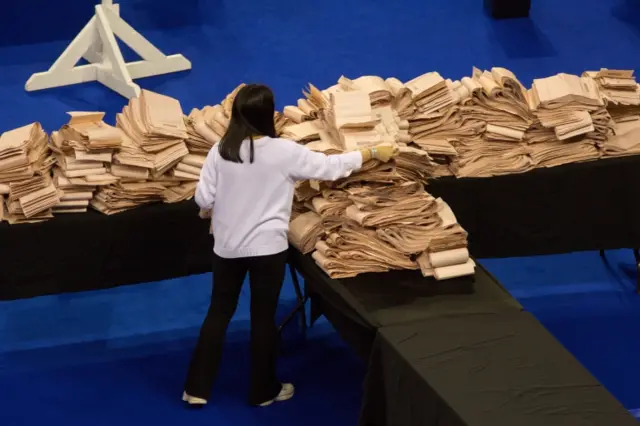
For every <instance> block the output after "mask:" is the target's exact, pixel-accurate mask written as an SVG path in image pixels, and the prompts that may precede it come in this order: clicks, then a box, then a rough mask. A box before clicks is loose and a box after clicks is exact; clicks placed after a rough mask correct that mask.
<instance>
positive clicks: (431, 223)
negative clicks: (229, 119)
mask: <svg viewBox="0 0 640 426" xmlns="http://www.w3.org/2000/svg"><path fill="white" fill-rule="evenodd" d="M420 84H421V83H420V82H418V83H416V86H415V87H414V92H411V91H409V89H406V91H405V90H404V89H402V90H400V89H398V88H395V89H393V90H392V89H390V88H388V85H387V82H386V81H384V80H382V79H380V78H374V77H369V76H367V77H364V78H361V79H356V80H347V79H346V78H344V77H343V78H341V79H340V82H339V84H338V86H334V87H331V88H329V89H327V90H326V91H324V92H322V93H323V96H325V95H326V96H327V97H328V99H329V102H328V104H327V105H326V106H325V107H324V108H318V109H316V110H315V111H316V116H317V117H319V118H318V119H316V120H306V121H305V120H300V123H298V124H293V125H290V126H288V127H285V129H284V132H283V134H284V135H285V136H288V137H290V138H291V139H293V140H297V141H298V142H299V143H306V145H307V147H308V148H309V149H313V150H316V151H321V152H324V153H328V154H331V153H338V152H344V151H350V150H355V149H358V148H362V147H370V146H374V145H377V144H379V143H389V144H396V145H397V146H398V147H399V151H400V154H399V156H398V157H397V159H396V160H395V161H392V162H389V163H380V162H378V161H369V162H367V163H365V164H364V165H363V167H362V169H360V170H359V171H358V172H356V173H354V174H352V175H351V176H349V177H347V178H343V179H340V180H338V181H336V182H317V181H308V182H299V183H298V184H297V185H296V190H295V197H294V204H293V214H292V220H291V223H290V228H289V239H290V241H291V243H292V244H293V245H294V246H295V247H297V248H298V249H299V250H300V251H301V252H303V253H310V252H311V253H312V256H313V258H314V260H315V261H316V263H317V264H318V265H319V266H320V268H322V269H323V270H324V271H325V272H326V273H327V274H328V275H329V276H331V277H332V278H346V277H353V276H356V275H358V274H361V273H367V272H384V271H388V270H391V269H419V268H420V264H419V263H418V261H417V259H418V258H419V257H420V256H421V255H422V254H423V253H427V251H428V250H431V251H433V253H438V252H442V251H445V250H448V249H449V247H450V246H456V247H454V248H457V246H460V245H461V244H462V246H463V247H466V233H465V232H464V230H462V228H461V227H460V226H459V225H457V223H447V222H446V221H445V220H443V219H442V217H443V213H442V212H441V211H443V210H446V209H448V207H446V204H444V202H442V200H437V199H435V198H434V197H432V196H431V195H429V194H428V193H426V192H425V191H424V184H425V182H426V180H427V179H428V178H430V177H433V176H434V175H438V174H441V173H442V169H443V165H441V164H438V163H437V162H436V161H434V158H432V155H431V154H430V153H429V152H427V150H422V149H420V148H419V147H417V146H415V145H414V144H412V138H411V136H410V134H409V131H410V129H411V127H410V123H409V121H407V120H405V119H403V118H402V116H401V115H400V114H399V113H398V111H396V110H395V109H394V105H395V104H397V103H396V96H395V95H394V93H401V94H402V95H401V96H403V98H402V105H403V114H405V116H407V111H410V110H412V109H417V108H418V107H417V106H415V104H414V101H413V97H412V96H413V94H414V93H417V95H416V98H417V99H418V100H420V101H422V102H423V103H421V107H423V108H429V107H433V105H434V104H435V103H437V102H438V100H439V99H440V97H446V96H444V92H443V91H439V90H437V88H436V90H433V91H430V90H429V89H428V88H427V89H424V88H421V87H422V86H420ZM442 87H444V88H447V87H448V86H447V84H446V83H445V84H444V85H443V86H442ZM407 94H409V95H410V96H407ZM429 105H430V106H429ZM447 107H448V106H443V108H447ZM309 140H311V141H310V142H309ZM423 145H424V147H427V148H428V149H429V150H430V151H433V152H434V153H435V155H439V156H455V155H456V151H455V149H454V147H453V146H452V145H451V143H449V142H448V141H447V140H437V139H433V140H425V141H424V143H423ZM444 167H446V170H447V171H448V165H445V166H444ZM449 173H450V172H449ZM444 216H446V215H444ZM467 261H468V259H467V260H465V262H467ZM447 266H455V267H458V266H459V265H458V264H456V263H451V264H450V265H447ZM468 269H469V268H466V269H465V270H463V271H461V270H459V268H458V269H456V271H455V272H447V271H446V270H442V271H440V270H439V271H438V275H436V274H435V273H433V272H432V273H431V275H432V276H436V278H438V279H445V278H450V277H454V276H461V275H466V274H473V273H474V270H473V268H471V270H470V271H469V270H468Z"/></svg>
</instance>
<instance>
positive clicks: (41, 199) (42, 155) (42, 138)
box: [0, 123, 61, 224]
mask: <svg viewBox="0 0 640 426" xmlns="http://www.w3.org/2000/svg"><path fill="white" fill-rule="evenodd" d="M48 139H49V138H48V136H47V134H46V133H45V132H44V130H42V126H40V124H39V123H33V124H30V125H28V126H24V127H20V128H18V129H15V130H11V131H8V132H5V133H3V134H2V135H0V198H2V199H1V200H0V202H1V203H2V208H0V212H1V216H2V219H0V220H6V221H8V222H9V223H11V224H14V223H24V222H37V221H41V220H45V219H48V218H50V217H52V215H51V208H52V207H53V206H55V205H56V204H57V203H58V201H59V197H60V196H61V193H59V192H58V190H57V189H56V187H55V186H54V185H53V184H52V182H51V177H50V171H51V167H52V166H53V164H54V163H55V159H54V158H53V157H52V156H51V152H50V151H49V148H48V146H47V145H48V144H47V142H48Z"/></svg>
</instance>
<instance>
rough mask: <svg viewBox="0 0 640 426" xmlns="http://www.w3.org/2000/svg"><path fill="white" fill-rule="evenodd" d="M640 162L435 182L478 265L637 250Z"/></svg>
mask: <svg viewBox="0 0 640 426" xmlns="http://www.w3.org/2000/svg"><path fill="white" fill-rule="evenodd" d="M635 182H640V156H633V157H626V158H615V159H607V160H598V161H593V162H588V163H580V164H569V165H565V166H560V167H553V168H549V169H538V170H534V171H532V172H528V173H523V174H518V175H508V176H497V177H492V178H477V179H476V178H474V179H453V178H445V179H438V180H434V181H432V182H431V183H430V184H429V186H428V187H427V190H428V191H429V192H430V193H432V194H433V195H436V196H440V197H442V198H443V199H444V200H445V201H446V202H447V203H448V204H449V205H450V206H451V208H452V209H453V211H454V213H455V214H456V217H457V218H458V221H459V222H460V224H461V225H462V226H463V227H464V228H465V229H466V230H467V231H468V232H469V243H470V251H471V253H473V255H474V256H476V257H479V258H486V257H510V256H530V255H539V254H553V253H568V252H573V251H581V250H599V249H615V248H632V247H638V246H640V220H639V218H640V197H638V196H637V189H636V185H635Z"/></svg>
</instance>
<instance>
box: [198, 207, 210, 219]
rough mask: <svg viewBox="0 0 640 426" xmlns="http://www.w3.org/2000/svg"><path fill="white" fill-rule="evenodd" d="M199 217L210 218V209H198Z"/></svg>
mask: <svg viewBox="0 0 640 426" xmlns="http://www.w3.org/2000/svg"><path fill="white" fill-rule="evenodd" d="M199 216H200V219H211V210H203V209H200V213H199Z"/></svg>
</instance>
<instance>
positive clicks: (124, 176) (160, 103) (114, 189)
mask: <svg viewBox="0 0 640 426" xmlns="http://www.w3.org/2000/svg"><path fill="white" fill-rule="evenodd" d="M116 122H117V128H118V129H119V130H120V132H121V134H122V143H121V146H120V147H119V149H118V150H117V152H115V154H114V155H113V162H112V164H111V165H110V167H109V171H110V173H111V174H112V175H113V176H115V177H116V178H117V179H118V180H117V181H116V182H114V183H112V184H110V185H108V186H102V187H100V188H99V189H98V191H97V193H96V194H95V196H94V197H93V199H92V200H91V206H92V207H93V208H94V209H96V210H98V211H100V212H102V213H105V214H114V213H119V212H122V211H125V210H129V209H131V208H134V207H137V206H140V205H143V204H148V203H153V202H160V201H164V202H178V201H182V200H185V199H188V198H191V197H192V196H193V194H194V192H195V186H196V182H197V181H198V179H199V173H200V168H201V167H202V165H201V164H202V162H203V161H204V152H205V151H207V148H206V147H203V146H202V145H198V143H197V142H194V140H195V138H194V137H193V136H190V135H191V133H190V132H189V130H188V126H187V123H185V117H184V114H183V112H182V107H181V106H180V102H179V101H178V100H176V99H173V98H171V97H168V96H164V95H160V94H157V93H153V92H150V91H147V90H143V91H142V93H141V94H140V97H139V98H133V99H131V100H130V101H129V104H128V105H127V106H125V107H124V109H123V111H122V113H119V114H117V116H116ZM185 141H191V143H190V144H189V147H191V148H192V150H193V151H194V153H193V154H191V157H189V160H187V161H186V162H185V158H187V157H188V156H189V155H190V151H189V148H188V147H187V143H186V142H185ZM194 164H195V165H194Z"/></svg>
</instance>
